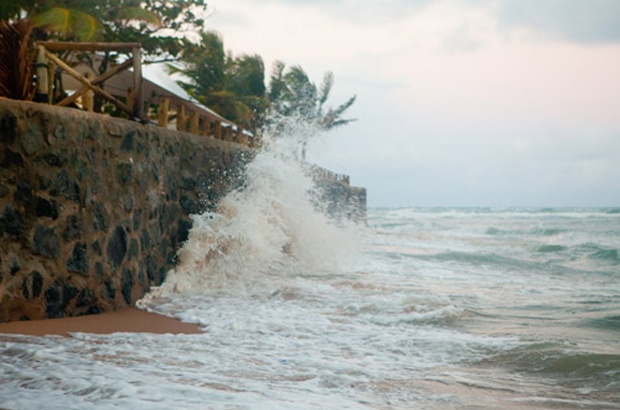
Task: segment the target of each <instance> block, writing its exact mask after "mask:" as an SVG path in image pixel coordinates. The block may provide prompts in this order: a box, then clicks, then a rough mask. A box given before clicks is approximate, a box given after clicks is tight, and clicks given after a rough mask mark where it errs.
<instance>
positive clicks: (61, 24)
mask: <svg viewBox="0 0 620 410" xmlns="http://www.w3.org/2000/svg"><path fill="white" fill-rule="evenodd" d="M206 7H207V5H206V2H205V0H16V1H12V2H10V1H6V0H2V3H1V4H0V20H12V19H18V18H31V19H32V20H33V22H34V25H35V27H36V28H38V29H39V30H38V31H36V32H35V33H34V36H35V37H36V39H38V40H41V39H46V38H54V39H62V40H73V41H109V42H112V41H122V42H135V41H137V42H140V43H142V48H143V50H144V51H145V53H146V54H147V56H150V57H153V56H156V57H158V58H161V57H162V56H163V57H164V58H174V57H176V56H177V55H178V54H179V52H180V50H181V48H182V47H183V44H184V35H185V34H188V33H190V32H196V31H201V30H202V29H203V28H204V18H203V17H201V13H202V12H204V11H205V10H206Z"/></svg>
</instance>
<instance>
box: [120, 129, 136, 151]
mask: <svg viewBox="0 0 620 410" xmlns="http://www.w3.org/2000/svg"><path fill="white" fill-rule="evenodd" d="M136 133H137V131H135V130H134V131H129V132H128V133H127V134H125V136H124V137H123V142H122V143H121V151H125V152H132V151H133V150H134V136H135V135H136Z"/></svg>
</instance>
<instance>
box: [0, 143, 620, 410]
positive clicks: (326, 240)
mask: <svg viewBox="0 0 620 410" xmlns="http://www.w3.org/2000/svg"><path fill="white" fill-rule="evenodd" d="M248 175H249V178H248V183H247V184H246V185H245V187H244V189H243V190H242V191H239V192H235V193H232V194H231V195H229V197H227V198H226V199H225V200H224V201H223V202H222V204H221V205H220V208H219V211H218V212H217V213H211V214H205V215H199V216H196V217H195V226H194V228H193V230H192V232H191V234H190V239H189V241H188V243H187V244H186V246H185V247H184V248H183V249H182V251H181V252H180V254H179V258H180V264H179V267H178V268H177V269H176V270H175V271H173V272H170V273H169V275H168V279H167V281H166V283H165V284H164V285H163V286H162V287H161V288H158V289H154V290H153V292H152V293H151V294H150V295H148V296H147V297H146V298H144V299H143V300H142V301H141V302H140V307H142V308H144V309H148V310H151V311H155V312H158V313H162V314H166V315H170V316H174V317H178V318H181V319H183V320H185V321H189V322H194V323H199V324H200V325H201V326H202V327H203V328H204V330H205V333H204V334H200V335H150V334H130V333H117V334H112V335H93V334H85V333H75V334H73V335H72V337H70V338H59V337H25V336H9V335H0V358H1V360H0V408H7V409H15V410H17V409H20V410H24V409H37V410H39V409H43V408H44V409H49V410H52V409H63V410H65V409H172V408H174V409H222V410H223V409H226V410H232V409H270V410H271V409H287V410H288V409H407V410H409V409H498V408H503V409H615V408H620V254H619V252H620V210H619V209H479V208H471V209H463V208H457V209H451V208H433V209H420V208H402V209H370V210H369V212H368V218H367V225H366V226H354V225H348V224H342V223H340V224H335V223H333V222H330V220H329V219H328V218H326V217H325V216H324V215H323V214H321V213H320V212H315V211H314V210H313V209H314V208H313V206H312V205H310V203H311V202H312V201H311V200H310V199H309V198H308V192H310V191H311V190H312V186H311V182H310V179H309V178H307V177H306V176H305V175H304V174H303V171H301V170H299V169H298V168H297V167H295V166H293V165H291V164H289V163H288V162H287V161H275V160H274V159H273V158H271V157H269V156H268V155H266V156H264V158H263V156H259V157H258V158H257V159H256V161H254V163H253V164H252V165H251V166H250V169H249V170H248Z"/></svg>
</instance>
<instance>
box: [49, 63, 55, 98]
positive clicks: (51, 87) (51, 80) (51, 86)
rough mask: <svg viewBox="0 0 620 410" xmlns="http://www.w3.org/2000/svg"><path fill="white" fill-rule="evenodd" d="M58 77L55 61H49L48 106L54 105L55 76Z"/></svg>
mask: <svg viewBox="0 0 620 410" xmlns="http://www.w3.org/2000/svg"><path fill="white" fill-rule="evenodd" d="M55 75H56V64H54V62H53V61H49V60H47V91H48V94H47V102H48V104H50V105H52V104H54V94H55V91H54V76H55Z"/></svg>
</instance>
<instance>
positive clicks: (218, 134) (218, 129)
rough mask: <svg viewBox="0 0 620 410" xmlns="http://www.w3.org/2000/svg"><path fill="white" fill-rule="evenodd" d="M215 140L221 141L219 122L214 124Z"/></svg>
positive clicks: (220, 125)
mask: <svg viewBox="0 0 620 410" xmlns="http://www.w3.org/2000/svg"><path fill="white" fill-rule="evenodd" d="M215 139H216V140H221V139H222V123H221V122H219V121H218V122H216V123H215Z"/></svg>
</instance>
